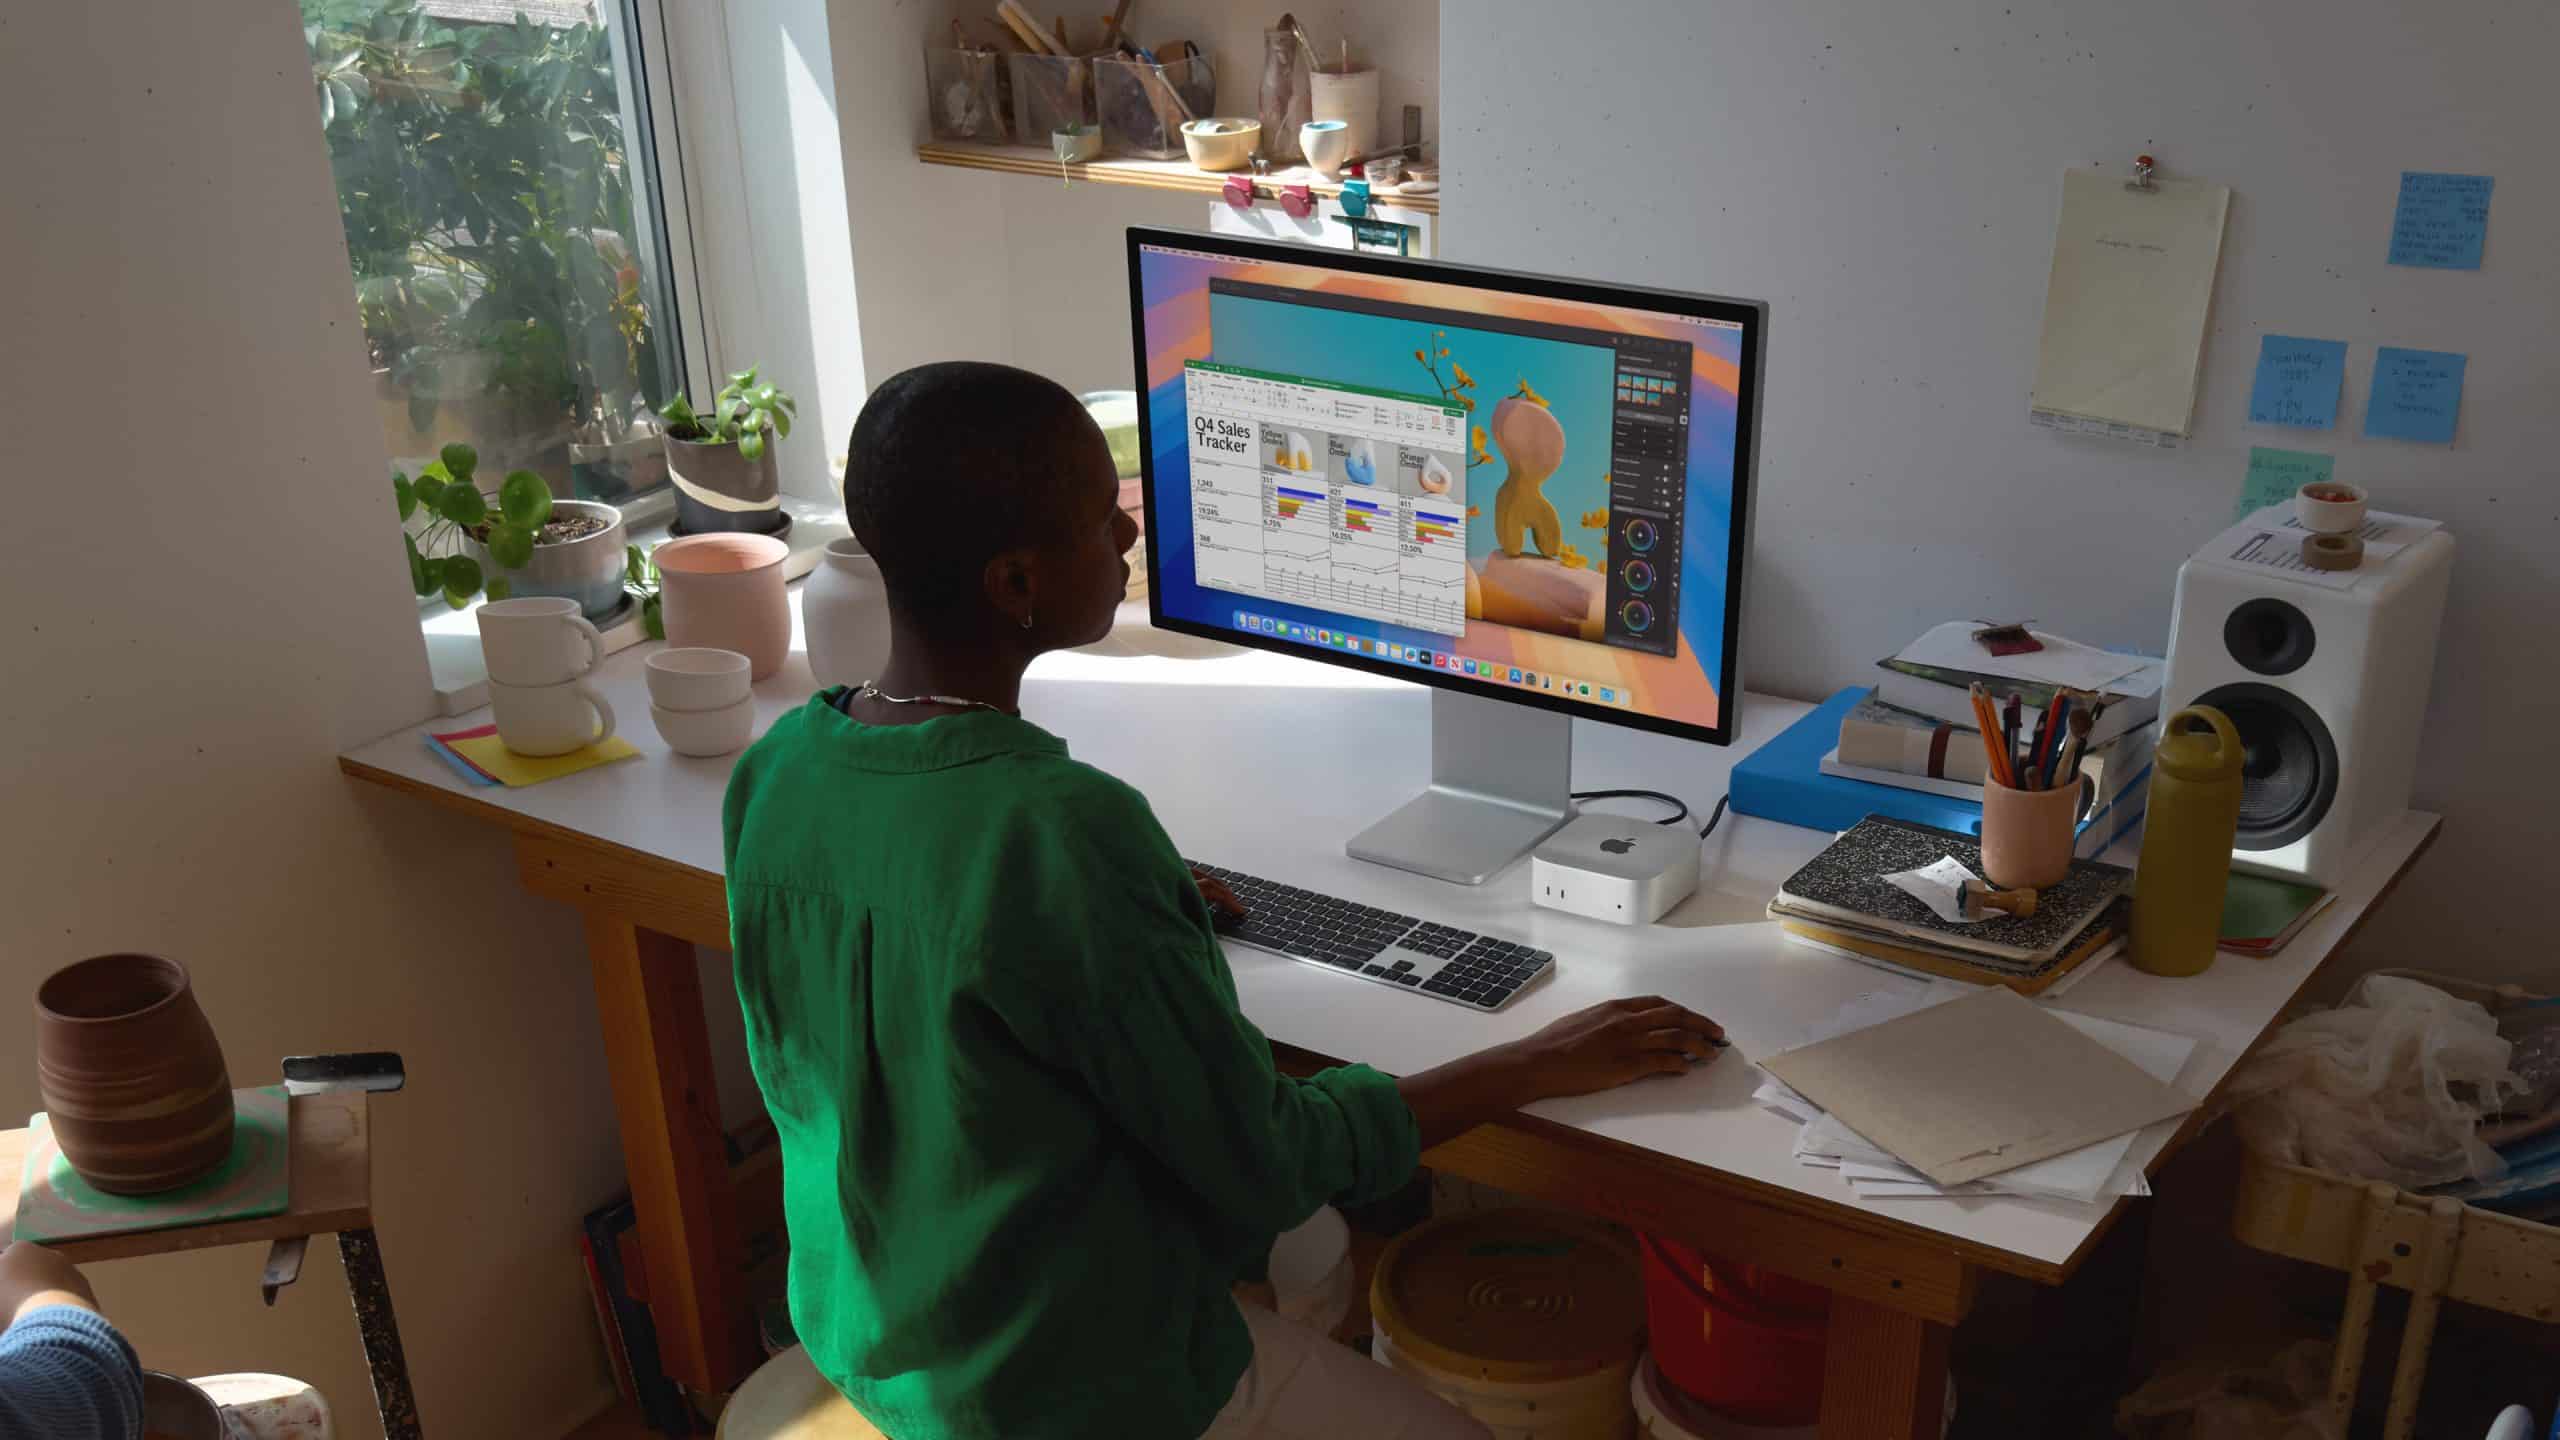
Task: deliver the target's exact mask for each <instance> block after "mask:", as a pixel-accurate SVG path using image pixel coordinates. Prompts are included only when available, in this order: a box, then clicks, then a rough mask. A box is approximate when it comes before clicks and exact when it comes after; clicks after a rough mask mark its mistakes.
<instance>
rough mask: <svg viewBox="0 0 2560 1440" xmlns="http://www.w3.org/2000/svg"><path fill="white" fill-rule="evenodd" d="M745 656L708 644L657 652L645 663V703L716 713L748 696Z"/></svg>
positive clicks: (748, 662) (660, 706) (665, 707)
mask: <svg viewBox="0 0 2560 1440" xmlns="http://www.w3.org/2000/svg"><path fill="white" fill-rule="evenodd" d="M751 663H752V662H750V661H749V660H748V659H747V657H746V656H744V655H741V654H739V653H738V652H737V651H735V650H718V649H714V648H712V647H711V646H708V645H682V646H678V647H676V648H674V649H672V650H661V651H659V652H657V653H656V654H654V655H651V656H650V657H649V658H648V660H647V661H646V662H645V664H646V666H647V669H648V672H649V703H650V704H652V705H655V706H657V707H658V708H660V709H662V710H719V709H724V708H726V707H728V706H731V705H735V704H737V703H739V702H740V701H742V700H745V699H747V698H748V697H749V695H750V694H751V691H750V688H749V687H750V685H751V683H752V682H751V680H750V679H749V676H748V668H749V666H750V665H751Z"/></svg>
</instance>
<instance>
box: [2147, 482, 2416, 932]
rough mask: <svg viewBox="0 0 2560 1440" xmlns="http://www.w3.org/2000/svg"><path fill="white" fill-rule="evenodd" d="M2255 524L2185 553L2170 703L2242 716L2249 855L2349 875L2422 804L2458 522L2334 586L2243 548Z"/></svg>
mask: <svg viewBox="0 0 2560 1440" xmlns="http://www.w3.org/2000/svg"><path fill="white" fill-rule="evenodd" d="M2241 534H2242V532H2240V531H2233V532H2231V533H2229V534H2226V535H2224V536H2222V537H2221V538H2220V539H2217V540H2216V541H2215V542H2214V544H2212V545H2210V546H2207V547H2206V548H2205V549H2203V550H2200V551H2198V552H2196V554H2195V555H2194V556H2193V557H2192V558H2191V559H2189V560H2188V561H2187V563H2186V564H2184V565H2182V566H2180V567H2179V569H2178V598H2177V603H2176V608H2175V609H2174V610H2173V611H2172V612H2171V616H2170V620H2169V673H2168V679H2167V682H2166V684H2165V686H2164V687H2163V689H2162V691H2161V695H2160V702H2161V705H2160V709H2161V713H2162V714H2163V715H2166V714H2168V713H2169V712H2171V711H2173V710H2177V709H2179V708H2181V707H2183V706H2188V705H2210V706H2212V707H2214V708H2215V709H2217V710H2220V711H2221V712H2222V713H2224V714H2225V715H2228V716H2230V717H2231V723H2232V724H2233V725H2234V726H2235V727H2236V728H2237V729H2238V730H2239V732H2240V739H2241V742H2242V744H2243V745H2244V746H2245V747H2246V749H2247V758H2246V760H2245V762H2244V768H2243V770H2242V779H2241V798H2240V835H2239V842H2238V846H2237V849H2236V851H2235V852H2234V854H2233V856H2232V863H2233V865H2234V867H2235V868H2238V869H2241V870H2250V871H2255V872H2258V873H2260V874H2265V875H2279V876H2285V877H2288V878H2300V879H2303V880H2308V881H2309V882H2311V883H2312V884H2315V885H2319V886H2323V887H2325V888H2330V889H2335V888H2336V887H2337V885H2338V883H2339V881H2340V880H2342V879H2344V878H2345V876H2346V875H2347V873H2348V872H2349V871H2350V870H2352V869H2353V868H2354V867H2355V864H2356V862H2357V861H2358V860H2359V859H2361V858H2362V857H2363V854H2364V851H2365V850H2366V848H2367V847H2368V846H2370V845H2371V844H2372V843H2373V841H2374V840H2375V839H2376V838H2378V837H2379V836H2380V835H2381V833H2382V831H2383V830H2384V829H2386V828H2388V827H2389V826H2390V825H2391V824H2392V822H2394V821H2396V820H2398V819H2399V818H2400V815H2401V813H2402V812H2403V811H2405V810H2407V809H2408V807H2409V791H2410V786H2411V784H2412V782H2413V781H2414V779H2415V777H2416V774H2417V765H2418V738H2419V736H2418V731H2419V727H2420V724H2421V723H2422V722H2423V720H2424V719H2425V716H2426V710H2427V688H2428V684H2429V681H2430V678H2431V677H2432V676H2433V674H2434V672H2435V660H2436V632H2437V629H2438V626H2439V624H2440V622H2441V621H2442V620H2443V618H2444V597H2445V587H2446V583H2447V581H2448V580H2449V579H2450V578H2451V576H2452V574H2453V537H2452V536H2450V535H2447V534H2445V533H2444V531H2442V530H2433V531H2430V532H2428V533H2427V534H2426V535H2425V536H2424V537H2423V538H2421V539H2419V540H2416V541H2414V542H2412V543H2410V544H2409V545H2408V546H2407V548H2405V549H2402V550H2401V551H2399V552H2398V553H2397V554H2394V555H2391V556H2389V557H2387V558H2385V559H2381V560H2373V559H2367V561H2366V562H2365V564H2364V566H2363V567H2362V568H2361V569H2360V570H2359V571H2358V572H2356V578H2355V581H2354V583H2353V585H2352V586H2350V587H2349V588H2346V589H2326V588H2322V587H2320V586H2318V585H2315V584H2313V583H2310V582H2309V581H2306V580H2297V579H2293V578H2290V577H2289V576H2288V575H2286V574H2285V573H2283V572H2281V571H2277V570H2273V569H2270V568H2268V567H2267V566H2265V565H2261V564H2254V563H2251V562H2249V561H2247V560H2242V559H2237V558H2234V557H2233V554H2232V551H2233V549H2234V548H2235V547H2234V545H2233V541H2234V538H2235V537H2236V536H2240V535H2241ZM2278 534H2279V536H2280V537H2281V539H2280V541H2279V543H2287V544H2289V543H2291V542H2292V540H2293V536H2292V533H2291V532H2278Z"/></svg>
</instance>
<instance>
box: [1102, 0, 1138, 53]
mask: <svg viewBox="0 0 2560 1440" xmlns="http://www.w3.org/2000/svg"><path fill="white" fill-rule="evenodd" d="M1130 4H1131V0H1120V3H1119V4H1117V5H1114V6H1112V7H1111V14H1110V16H1109V17H1108V18H1106V19H1105V20H1104V21H1103V22H1102V48H1103V49H1105V50H1116V49H1118V48H1119V46H1120V36H1121V27H1122V26H1123V25H1125V24H1126V23H1127V22H1128V19H1129V6H1130Z"/></svg>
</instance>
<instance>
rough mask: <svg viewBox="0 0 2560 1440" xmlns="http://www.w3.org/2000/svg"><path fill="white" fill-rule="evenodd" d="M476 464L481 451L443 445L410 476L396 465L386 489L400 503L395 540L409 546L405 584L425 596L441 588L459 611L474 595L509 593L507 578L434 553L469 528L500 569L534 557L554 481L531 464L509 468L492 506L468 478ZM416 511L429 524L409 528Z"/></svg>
mask: <svg viewBox="0 0 2560 1440" xmlns="http://www.w3.org/2000/svg"><path fill="white" fill-rule="evenodd" d="M479 468H480V454H479V452H478V451H476V450H474V449H472V448H471V447H470V446H468V445H458V444H457V445H447V446H446V447H444V450H443V452H442V453H441V454H439V455H438V456H437V457H436V458H435V460H434V461H432V462H431V463H429V464H428V465H427V467H426V468H425V469H423V470H420V471H419V472H418V474H417V478H415V479H411V478H410V477H409V476H408V475H406V474H403V473H401V472H399V471H396V470H395V471H393V472H392V474H391V493H392V496H393V497H394V498H395V499H397V500H398V501H399V502H400V520H401V524H402V526H403V528H402V530H401V533H400V543H401V544H402V545H403V546H405V547H407V549H408V552H409V584H410V586H411V587H412V588H413V589H415V590H416V591H417V592H418V594H419V595H420V596H422V597H423V596H428V595H435V594H439V593H441V594H442V595H443V596H444V599H445V603H446V604H448V605H451V606H452V607H453V608H454V609H456V610H459V609H461V608H462V607H463V606H465V605H468V604H470V603H471V597H472V596H474V595H479V594H484V593H485V594H486V595H487V596H488V597H489V598H490V599H492V600H504V599H506V598H507V594H508V587H507V577H506V576H504V575H488V574H484V573H482V571H481V569H480V562H479V561H478V560H475V559H473V558H472V557H470V556H468V555H464V554H460V553H452V554H438V553H436V552H438V551H446V550H455V549H456V547H457V546H458V545H459V542H460V540H461V538H462V536H463V535H465V534H468V535H470V536H471V537H472V538H473V539H475V540H478V541H479V542H480V543H481V544H482V545H484V546H486V547H487V548H488V551H489V558H490V559H491V560H493V561H495V562H497V565H498V568H500V569H502V570H515V569H521V568H522V567H523V566H524V565H525V564H526V562H528V561H530V560H532V559H533V546H534V540H535V537H536V536H537V535H539V534H540V532H541V530H542V526H543V523H544V522H545V521H548V520H549V519H550V518H551V487H550V486H549V485H548V484H546V483H544V481H543V478H542V477H541V476H539V475H536V474H534V473H533V472H532V471H530V470H514V471H510V472H508V474H507V478H506V479H504V480H502V481H500V482H499V483H498V503H497V505H496V506H495V507H492V506H491V505H490V504H489V497H487V496H485V495H483V494H481V493H480V487H479V486H478V485H477V484H475V483H474V482H473V479H472V476H473V475H474V473H475V472H477V471H478V470H479ZM420 513H424V514H425V515H426V517H427V522H426V524H425V525H424V526H423V527H421V528H420V529H418V530H416V531H411V530H409V529H407V528H406V527H407V524H408V522H409V521H410V520H411V519H412V518H414V517H416V516H417V515H419V514H420Z"/></svg>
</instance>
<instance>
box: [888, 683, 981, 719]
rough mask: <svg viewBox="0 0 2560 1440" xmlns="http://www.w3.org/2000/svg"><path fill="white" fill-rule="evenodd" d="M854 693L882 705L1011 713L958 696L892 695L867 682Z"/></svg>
mask: <svg viewBox="0 0 2560 1440" xmlns="http://www.w3.org/2000/svg"><path fill="white" fill-rule="evenodd" d="M854 693H855V698H857V699H862V700H877V701H879V702H880V703H882V704H884V705H944V706H948V707H950V708H951V709H954V710H992V711H994V712H995V713H996V714H998V715H1010V714H1012V713H1013V712H1012V711H1010V710H1007V709H1006V708H1004V707H1003V706H1001V705H990V704H988V703H987V702H986V701H984V700H968V699H963V698H962V697H960V696H958V695H892V694H890V693H889V692H888V691H886V690H883V689H881V688H880V687H879V686H877V685H874V684H872V683H871V682H870V681H868V680H865V681H863V682H862V688H861V689H860V690H858V691H856V692H854Z"/></svg>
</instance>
